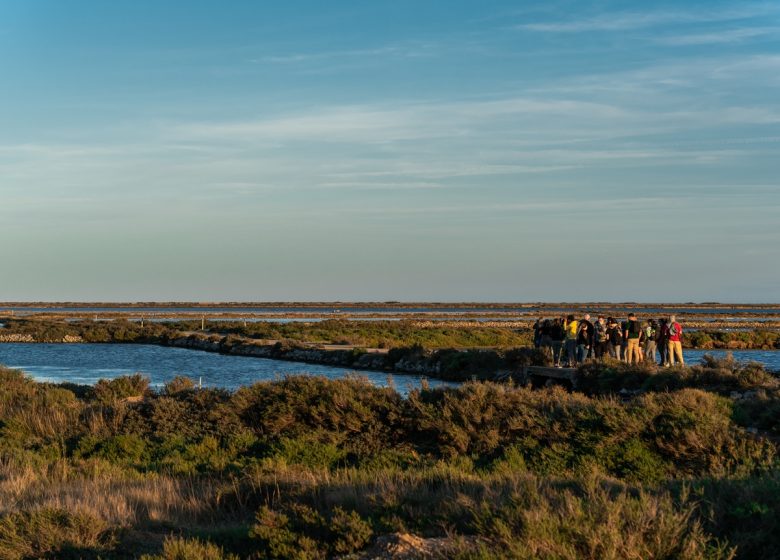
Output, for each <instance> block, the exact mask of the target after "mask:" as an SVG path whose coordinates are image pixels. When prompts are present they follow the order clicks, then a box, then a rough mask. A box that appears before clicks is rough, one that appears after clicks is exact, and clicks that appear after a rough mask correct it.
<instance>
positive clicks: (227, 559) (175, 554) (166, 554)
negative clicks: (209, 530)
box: [141, 537, 238, 560]
mask: <svg viewBox="0 0 780 560" xmlns="http://www.w3.org/2000/svg"><path fill="white" fill-rule="evenodd" d="M141 560H238V556H236V555H234V554H226V553H225V552H224V551H223V550H222V548H220V547H218V546H216V545H214V544H211V543H204V542H202V541H199V540H198V539H185V538H182V537H169V538H167V539H165V542H164V543H163V551H162V553H161V554H156V555H148V554H144V555H143V556H141Z"/></svg>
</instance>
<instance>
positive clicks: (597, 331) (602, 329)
mask: <svg viewBox="0 0 780 560" xmlns="http://www.w3.org/2000/svg"><path fill="white" fill-rule="evenodd" d="M593 345H594V348H593V353H594V356H596V359H597V360H602V359H604V357H605V356H609V333H608V332H607V323H606V321H605V320H604V315H599V318H598V320H597V321H596V324H595V325H594V326H593Z"/></svg>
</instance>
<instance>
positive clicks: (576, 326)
mask: <svg viewBox="0 0 780 560" xmlns="http://www.w3.org/2000/svg"><path fill="white" fill-rule="evenodd" d="M682 331H683V329H682V326H681V325H680V323H678V322H677V320H676V318H675V316H674V315H672V316H671V317H669V318H663V319H660V320H658V321H656V320H655V319H649V320H647V321H644V322H642V321H640V320H639V319H637V317H636V315H635V314H633V313H629V315H628V319H627V320H625V321H622V322H620V323H618V321H617V320H615V319H614V318H613V317H606V318H605V317H604V316H603V315H599V317H598V319H597V320H596V322H595V323H594V322H591V320H590V315H589V314H585V316H584V317H583V318H582V319H576V318H575V316H574V315H568V316H563V317H559V318H555V319H543V318H540V319H539V320H537V321H536V323H534V346H535V347H536V348H541V349H542V350H544V351H545V352H548V353H549V354H550V355H551V357H552V360H553V363H554V364H555V366H556V367H562V366H563V365H564V364H565V365H567V366H568V367H575V366H577V365H578V364H581V363H583V362H584V361H585V360H586V359H588V358H595V359H597V360H603V359H605V358H608V357H609V358H612V359H615V360H621V361H624V362H628V363H630V364H638V363H640V362H643V361H645V360H647V361H652V362H656V363H658V364H659V365H662V366H673V365H676V364H680V365H684V364H685V361H684V360H683V352H682ZM659 356H660V361H659Z"/></svg>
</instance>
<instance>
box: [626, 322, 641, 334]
mask: <svg viewBox="0 0 780 560" xmlns="http://www.w3.org/2000/svg"><path fill="white" fill-rule="evenodd" d="M628 334H629V335H636V338H639V335H640V334H642V327H641V326H640V325H639V321H629V322H628ZM630 338H634V337H633V336H632V337H630Z"/></svg>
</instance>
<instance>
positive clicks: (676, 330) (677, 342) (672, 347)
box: [666, 315, 685, 366]
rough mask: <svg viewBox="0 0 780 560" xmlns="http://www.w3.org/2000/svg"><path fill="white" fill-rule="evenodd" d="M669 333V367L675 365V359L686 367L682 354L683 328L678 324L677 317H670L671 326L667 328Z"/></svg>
mask: <svg viewBox="0 0 780 560" xmlns="http://www.w3.org/2000/svg"><path fill="white" fill-rule="evenodd" d="M666 328H667V331H668V333H669V335H668V338H667V344H668V345H669V348H668V351H669V365H672V366H673V365H674V363H675V359H677V361H678V362H679V363H680V365H681V366H684V365H685V360H684V359H683V352H682V332H683V329H682V326H681V325H680V323H678V322H677V320H676V317H675V316H674V315H672V316H671V317H669V324H668V325H667V326H666Z"/></svg>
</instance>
